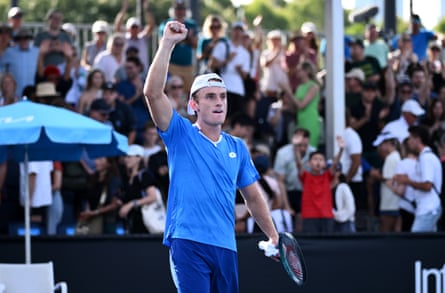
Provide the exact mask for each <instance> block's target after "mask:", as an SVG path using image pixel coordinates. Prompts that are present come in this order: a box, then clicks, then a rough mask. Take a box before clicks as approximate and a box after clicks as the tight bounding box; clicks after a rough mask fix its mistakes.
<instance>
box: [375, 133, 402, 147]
mask: <svg viewBox="0 0 445 293" xmlns="http://www.w3.org/2000/svg"><path fill="white" fill-rule="evenodd" d="M391 139H394V140H395V139H397V136H396V135H395V134H393V133H391V132H382V133H380V134H379V135H378V136H377V138H376V139H375V140H374V142H373V143H372V145H373V146H375V147H376V146H379V145H380V144H381V143H382V142H384V141H387V140H391Z"/></svg>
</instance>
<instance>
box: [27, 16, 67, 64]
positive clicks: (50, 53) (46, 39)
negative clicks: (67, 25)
mask: <svg viewBox="0 0 445 293" xmlns="http://www.w3.org/2000/svg"><path fill="white" fill-rule="evenodd" d="M46 21H47V28H46V29H45V30H44V31H41V32H40V33H38V34H37V35H36V37H35V39H34V46H36V47H41V46H42V45H43V46H45V48H48V50H47V52H45V53H46V54H45V56H44V60H43V66H44V67H46V66H48V65H55V66H57V65H60V64H63V63H65V62H67V61H68V60H67V59H66V58H67V56H66V53H65V49H64V48H65V47H66V46H67V45H68V46H69V47H70V48H71V45H72V41H71V38H70V36H69V35H68V34H67V33H66V32H65V31H63V30H62V23H63V13H62V12H61V11H60V10H57V9H51V10H49V11H48V13H47V15H46Z"/></svg>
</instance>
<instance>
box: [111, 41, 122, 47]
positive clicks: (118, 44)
mask: <svg viewBox="0 0 445 293" xmlns="http://www.w3.org/2000/svg"><path fill="white" fill-rule="evenodd" d="M113 45H114V46H116V47H123V46H124V43H121V42H118V43H114V44H113Z"/></svg>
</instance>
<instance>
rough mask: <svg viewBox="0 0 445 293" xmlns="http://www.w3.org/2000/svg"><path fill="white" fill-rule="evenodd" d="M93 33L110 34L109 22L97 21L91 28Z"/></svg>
mask: <svg viewBox="0 0 445 293" xmlns="http://www.w3.org/2000/svg"><path fill="white" fill-rule="evenodd" d="M91 31H92V32H93V33H99V32H105V33H106V32H108V22H106V21H105V20H96V21H95V22H94V23H93V26H92V27H91Z"/></svg>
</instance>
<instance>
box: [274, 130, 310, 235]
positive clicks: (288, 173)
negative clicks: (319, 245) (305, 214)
mask: <svg viewBox="0 0 445 293" xmlns="http://www.w3.org/2000/svg"><path fill="white" fill-rule="evenodd" d="M296 136H302V139H301V141H300V143H299V145H298V151H299V152H300V157H301V162H302V164H303V166H304V168H306V169H307V168H308V165H307V162H308V160H309V155H310V154H311V153H312V152H314V151H315V150H316V149H315V148H314V147H312V146H311V145H309V139H310V133H309V131H308V130H307V129H304V128H297V129H295V131H294V133H293V136H292V138H294V137H296ZM273 169H274V171H275V174H276V175H277V179H278V180H279V182H280V183H281V184H282V185H284V186H285V189H286V194H287V197H288V200H287V202H289V205H290V207H291V209H292V214H293V216H294V227H295V231H297V232H301V194H302V191H303V186H302V185H301V181H300V179H299V177H298V174H299V169H298V168H297V164H296V159H295V153H294V145H293V144H292V143H288V144H286V145H284V146H282V147H280V148H279V149H278V151H277V153H276V156H275V162H274V168H273Z"/></svg>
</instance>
